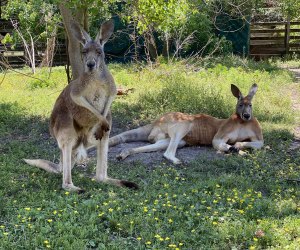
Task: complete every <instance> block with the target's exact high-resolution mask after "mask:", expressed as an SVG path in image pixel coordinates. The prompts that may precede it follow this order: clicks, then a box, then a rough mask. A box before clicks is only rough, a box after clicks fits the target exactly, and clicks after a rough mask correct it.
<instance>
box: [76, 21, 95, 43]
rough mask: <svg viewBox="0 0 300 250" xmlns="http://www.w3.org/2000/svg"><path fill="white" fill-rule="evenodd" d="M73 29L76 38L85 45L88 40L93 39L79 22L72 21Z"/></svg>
mask: <svg viewBox="0 0 300 250" xmlns="http://www.w3.org/2000/svg"><path fill="white" fill-rule="evenodd" d="M71 29H72V32H73V34H74V36H75V37H76V39H77V40H78V41H79V42H80V43H81V44H82V45H85V44H86V43H87V42H89V41H91V40H92V39H91V37H90V36H89V34H88V33H87V32H86V31H85V30H84V29H82V28H81V27H80V25H79V24H78V23H77V22H75V21H72V23H71Z"/></svg>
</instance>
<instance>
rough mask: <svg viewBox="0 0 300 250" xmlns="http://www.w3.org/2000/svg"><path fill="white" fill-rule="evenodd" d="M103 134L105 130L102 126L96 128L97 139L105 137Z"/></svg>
mask: <svg viewBox="0 0 300 250" xmlns="http://www.w3.org/2000/svg"><path fill="white" fill-rule="evenodd" d="M103 135H104V131H103V130H102V128H101V127H100V128H98V129H97V130H96V132H95V133H94V136H95V138H96V140H101V139H102V137H103Z"/></svg>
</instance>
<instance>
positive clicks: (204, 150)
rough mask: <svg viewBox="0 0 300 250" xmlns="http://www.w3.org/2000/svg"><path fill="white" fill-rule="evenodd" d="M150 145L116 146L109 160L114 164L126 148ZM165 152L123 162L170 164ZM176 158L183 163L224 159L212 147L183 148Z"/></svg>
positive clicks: (124, 144)
mask: <svg viewBox="0 0 300 250" xmlns="http://www.w3.org/2000/svg"><path fill="white" fill-rule="evenodd" d="M145 145H149V143H144V142H131V143H122V144H119V145H116V146H115V147H112V148H110V150H109V154H108V157H109V160H110V161H112V162H116V161H118V160H117V159H116V155H118V154H119V153H120V152H121V151H122V150H123V149H125V148H135V147H141V146H145ZM163 153H164V151H158V152H151V153H139V154H134V155H130V156H128V157H127V158H126V159H124V160H122V162H126V163H136V162H140V163H142V164H145V165H155V164H160V163H161V162H166V163H170V162H169V161H167V160H166V159H164V158H163ZM176 157H177V158H178V159H180V160H181V161H182V162H183V163H189V162H191V161H193V160H196V159H197V158H198V157H205V158H206V159H207V158H208V159H214V158H216V157H222V156H221V155H219V154H217V153H216V150H214V149H213V148H212V147H200V146H197V147H183V148H180V149H178V150H177V153H176Z"/></svg>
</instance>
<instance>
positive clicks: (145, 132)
mask: <svg viewBox="0 0 300 250" xmlns="http://www.w3.org/2000/svg"><path fill="white" fill-rule="evenodd" d="M231 91H232V94H233V95H234V96H235V97H236V98H237V99H238V100H237V105H236V111H235V113H234V114H233V115H231V116H230V117H229V118H228V119H217V118H215V117H212V116H209V115H206V114H198V115H188V114H183V113H179V112H175V113H167V114H164V115H163V116H161V117H160V118H158V119H157V120H155V121H154V122H153V123H151V124H149V125H146V126H144V127H140V128H137V129H133V130H130V131H127V132H124V133H121V134H119V135H116V136H114V137H112V138H110V140H109V146H115V145H117V144H120V143H122V142H130V141H149V142H152V143H154V144H152V145H147V146H144V147H138V148H132V149H125V150H123V151H122V152H121V153H120V154H119V155H118V156H117V158H118V159H125V158H126V157H127V156H129V155H132V154H136V153H142V152H152V151H158V150H163V149H167V150H166V152H165V153H164V157H165V158H167V159H168V160H170V161H171V162H172V163H174V164H179V163H181V161H180V160H179V159H177V158H176V157H175V154H176V150H177V148H178V147H179V148H180V147H183V146H185V145H211V144H212V145H213V147H214V148H215V149H217V150H219V151H221V152H238V151H239V153H240V154H243V153H245V152H243V151H241V149H244V148H254V149H260V148H261V147H262V146H263V143H264V141H263V135H262V130H261V127H260V125H259V123H258V121H257V120H256V118H255V117H253V115H252V104H251V100H252V98H253V96H254V94H255V93H256V91H257V85H256V84H253V86H252V87H251V89H250V91H249V94H248V95H247V96H245V97H243V95H242V93H241V92H240V90H239V89H238V87H236V86H235V85H233V84H232V85H231Z"/></svg>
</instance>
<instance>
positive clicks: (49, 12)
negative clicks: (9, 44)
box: [3, 0, 61, 42]
mask: <svg viewBox="0 0 300 250" xmlns="http://www.w3.org/2000/svg"><path fill="white" fill-rule="evenodd" d="M3 11H4V18H6V19H8V20H9V19H10V18H12V17H13V16H16V17H18V27H19V29H20V30H21V32H22V34H23V36H24V37H25V38H27V39H28V35H29V34H28V33H30V34H31V35H32V36H33V37H34V41H46V39H47V38H49V37H51V36H53V33H54V32H55V30H56V29H57V25H58V23H59V22H60V21H61V19H60V15H59V14H58V9H57V5H56V4H54V3H53V1H51V0H48V1H44V0H30V1H19V0H9V1H8V3H7V5H5V6H4V9H3ZM13 38H14V42H19V41H20V37H18V35H17V34H14V36H13Z"/></svg>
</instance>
